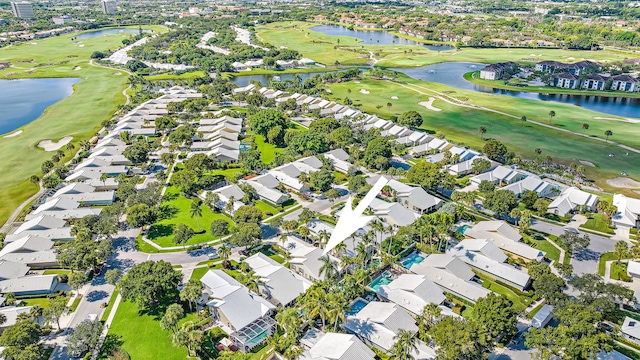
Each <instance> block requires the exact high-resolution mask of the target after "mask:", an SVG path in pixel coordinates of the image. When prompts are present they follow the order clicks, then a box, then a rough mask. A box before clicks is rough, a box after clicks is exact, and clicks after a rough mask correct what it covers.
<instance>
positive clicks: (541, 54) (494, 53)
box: [256, 21, 631, 67]
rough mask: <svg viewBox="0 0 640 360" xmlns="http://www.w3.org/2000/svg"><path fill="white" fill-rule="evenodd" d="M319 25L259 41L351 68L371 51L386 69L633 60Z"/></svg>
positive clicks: (290, 24) (271, 33)
mask: <svg viewBox="0 0 640 360" xmlns="http://www.w3.org/2000/svg"><path fill="white" fill-rule="evenodd" d="M317 25H318V24H317V23H312V22H301V21H287V22H275V23H271V24H267V25H262V26H258V27H257V28H256V31H257V35H258V37H259V38H260V39H262V40H264V41H266V42H268V43H271V44H272V45H274V46H276V47H280V46H286V47H288V48H291V49H295V50H298V51H300V52H301V53H302V55H303V56H305V57H308V58H311V59H314V60H316V61H318V62H320V63H323V64H326V65H333V64H334V63H335V61H339V62H340V63H341V64H351V65H362V64H366V63H367V58H368V57H369V51H371V52H374V53H377V55H376V56H375V57H376V59H379V60H380V61H379V62H378V63H377V64H376V65H377V66H387V67H392V66H395V67H412V66H423V65H429V64H435V63H439V62H443V61H472V62H483V63H495V62H500V61H517V62H521V63H529V64H530V63H534V62H538V61H542V60H558V61H578V60H583V59H589V60H624V59H625V58H629V57H631V56H630V55H629V54H625V53H622V52H612V51H570V50H562V49H515V48H510V49H472V48H462V49H460V50H452V51H432V50H429V49H427V48H424V47H421V46H411V45H361V44H360V40H359V39H357V38H355V37H351V36H329V35H325V34H323V33H320V32H316V31H312V30H310V29H311V28H312V27H314V26H317ZM338 40H339V42H338ZM336 47H338V48H336ZM405 51H406V52H405Z"/></svg>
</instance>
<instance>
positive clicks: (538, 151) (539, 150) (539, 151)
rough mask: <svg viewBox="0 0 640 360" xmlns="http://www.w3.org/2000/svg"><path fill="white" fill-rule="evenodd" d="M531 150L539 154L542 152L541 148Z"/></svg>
mask: <svg viewBox="0 0 640 360" xmlns="http://www.w3.org/2000/svg"><path fill="white" fill-rule="evenodd" d="M533 152H535V153H536V154H537V155H540V154H542V149H540V148H536V149H535V150H533Z"/></svg>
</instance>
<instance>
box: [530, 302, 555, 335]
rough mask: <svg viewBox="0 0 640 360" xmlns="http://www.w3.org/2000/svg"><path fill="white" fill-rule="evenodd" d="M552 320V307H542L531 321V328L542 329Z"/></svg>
mask: <svg viewBox="0 0 640 360" xmlns="http://www.w3.org/2000/svg"><path fill="white" fill-rule="evenodd" d="M551 319H553V306H551V305H544V306H543V307H542V308H540V310H538V312H537V313H536V314H535V315H534V316H533V319H531V326H533V327H534V328H538V329H542V328H543V327H545V326H547V324H549V321H551Z"/></svg>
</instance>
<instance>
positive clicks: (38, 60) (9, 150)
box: [0, 26, 164, 223]
mask: <svg viewBox="0 0 640 360" xmlns="http://www.w3.org/2000/svg"><path fill="white" fill-rule="evenodd" d="M143 28H152V29H153V30H155V31H162V29H164V27H161V26H144V27H143ZM75 35H77V34H68V35H62V36H56V37H52V38H48V39H41V40H35V41H30V42H24V43H21V44H17V45H12V46H7V47H4V48H2V49H0V61H8V62H11V63H12V64H13V66H12V67H9V68H7V69H4V70H0V79H18V78H51V77H76V78H82V81H80V82H78V83H76V84H75V85H74V93H73V94H72V95H71V96H69V97H67V98H65V99H63V100H61V101H59V102H58V103H56V104H54V105H52V106H50V107H49V108H47V110H46V111H45V113H44V114H43V115H42V116H41V117H39V118H38V119H37V120H35V121H32V122H31V123H29V124H27V125H25V126H22V127H21V128H20V130H23V132H22V133H21V134H20V135H18V136H15V137H10V138H4V137H2V136H1V135H0V152H2V154H3V157H2V161H1V162H0V199H2V201H0V223H4V222H5V221H6V220H7V218H8V217H9V216H10V214H11V212H13V210H14V209H15V208H17V207H18V206H19V205H20V204H21V203H22V202H24V201H25V200H26V199H28V198H29V197H30V196H31V195H33V194H34V193H35V192H36V190H37V188H36V187H35V186H34V185H33V184H32V183H30V182H29V177H30V176H31V175H34V174H39V173H40V164H41V163H42V162H43V161H45V160H48V159H50V158H51V155H52V153H50V152H45V151H44V150H42V149H40V148H38V147H37V144H38V143H39V142H40V141H41V140H46V139H51V140H53V141H58V140H59V139H61V138H63V137H65V136H72V137H73V140H72V141H71V143H72V144H73V145H75V148H76V151H77V149H78V146H77V145H78V143H79V142H80V141H81V140H87V139H89V138H90V137H91V136H93V135H94V134H95V132H96V130H98V129H99V128H100V123H101V122H102V121H103V120H106V119H109V118H110V117H111V115H112V114H113V113H114V111H115V110H116V108H117V106H118V105H120V104H124V102H125V97H124V96H123V95H122V93H121V92H122V90H123V89H125V88H126V87H127V77H128V75H127V74H126V73H125V72H123V71H121V70H118V69H108V68H102V67H97V66H91V65H90V64H89V57H90V55H91V54H92V53H93V52H94V51H106V50H108V49H116V48H118V47H120V46H122V43H121V41H122V39H124V38H126V37H127V36H129V35H125V34H124V33H122V34H114V35H105V36H101V37H96V38H90V39H80V40H71V38H72V37H73V36H75ZM74 68H75V69H78V70H74ZM70 158H71V154H70V152H67V157H66V160H69V159H70ZM39 175H40V174H39Z"/></svg>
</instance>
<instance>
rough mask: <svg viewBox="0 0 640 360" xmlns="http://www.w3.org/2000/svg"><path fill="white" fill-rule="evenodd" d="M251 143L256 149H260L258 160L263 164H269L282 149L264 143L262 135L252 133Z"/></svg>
mask: <svg viewBox="0 0 640 360" xmlns="http://www.w3.org/2000/svg"><path fill="white" fill-rule="evenodd" d="M253 144H254V145H255V147H256V149H258V150H260V160H262V162H263V163H265V164H270V163H271V162H272V161H273V160H274V159H275V158H276V154H277V153H281V152H283V151H284V149H282V148H278V147H276V146H275V145H272V144H268V143H266V142H265V141H264V136H262V135H254V137H253Z"/></svg>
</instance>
